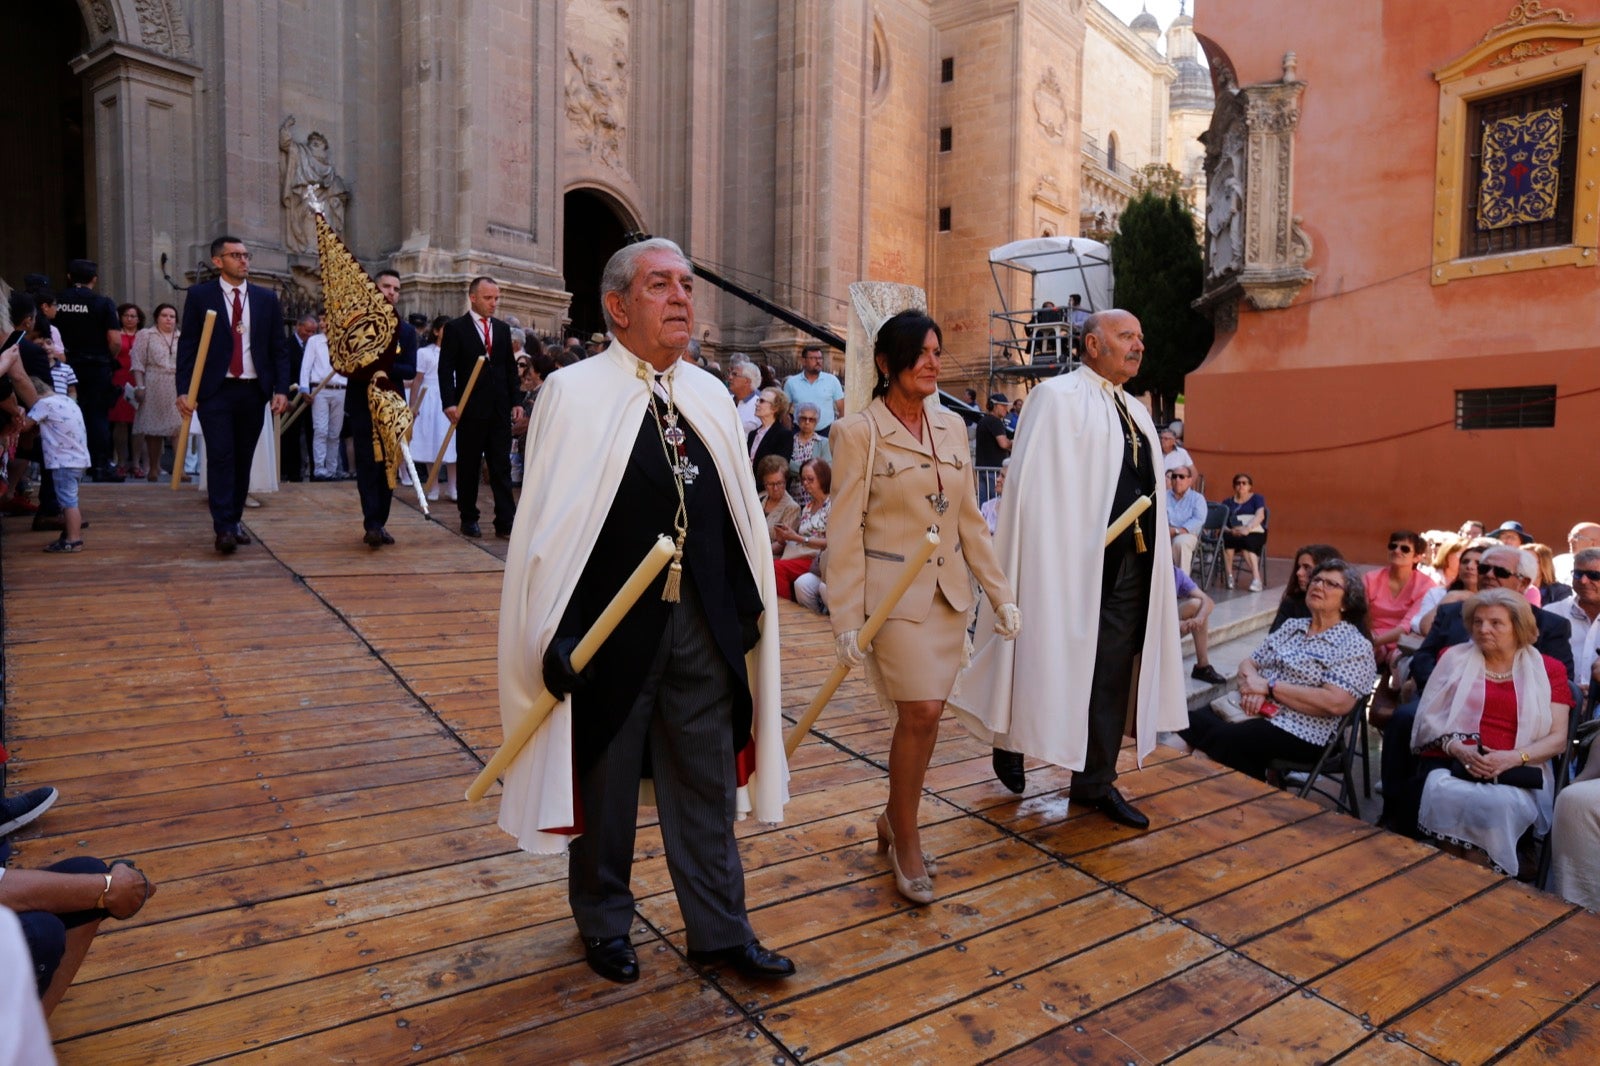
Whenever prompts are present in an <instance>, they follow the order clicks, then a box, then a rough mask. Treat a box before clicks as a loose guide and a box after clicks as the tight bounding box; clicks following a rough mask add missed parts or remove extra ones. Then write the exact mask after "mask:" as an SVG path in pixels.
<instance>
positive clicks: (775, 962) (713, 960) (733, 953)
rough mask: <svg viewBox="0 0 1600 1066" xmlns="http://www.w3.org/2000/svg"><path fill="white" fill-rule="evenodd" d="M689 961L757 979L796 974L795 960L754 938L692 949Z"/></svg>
mask: <svg viewBox="0 0 1600 1066" xmlns="http://www.w3.org/2000/svg"><path fill="white" fill-rule="evenodd" d="M689 961H690V962H692V963H695V964H696V965H698V966H731V967H733V969H734V970H735V971H737V972H738V974H739V976H741V977H749V978H753V979H756V980H762V979H771V978H775V977H793V976H794V960H793V959H789V958H786V957H785V956H783V955H779V954H778V953H777V952H776V951H768V950H767V949H766V948H764V947H762V946H761V941H759V940H752V941H750V942H749V943H748V944H741V945H739V946H738V947H736V948H720V949H718V950H716V951H691V952H689ZM590 965H591V966H592V965H594V964H593V963H590Z"/></svg>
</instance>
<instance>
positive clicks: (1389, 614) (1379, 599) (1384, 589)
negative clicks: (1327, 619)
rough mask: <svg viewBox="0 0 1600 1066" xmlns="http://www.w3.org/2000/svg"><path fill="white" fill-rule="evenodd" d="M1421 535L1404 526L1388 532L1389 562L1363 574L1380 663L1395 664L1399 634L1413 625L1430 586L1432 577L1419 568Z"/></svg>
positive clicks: (1398, 652) (1397, 657)
mask: <svg viewBox="0 0 1600 1066" xmlns="http://www.w3.org/2000/svg"><path fill="white" fill-rule="evenodd" d="M1421 550H1422V537H1421V536H1419V535H1418V534H1416V533H1413V532H1411V531H1410V530H1406V529H1402V530H1397V531H1396V532H1394V533H1391V534H1389V565H1388V566H1385V567H1383V568H1381V569H1378V570H1369V571H1367V573H1366V575H1365V576H1364V577H1363V578H1362V581H1363V583H1364V584H1365V585H1366V587H1367V604H1368V610H1369V616H1368V617H1369V619H1370V622H1371V625H1372V647H1373V650H1374V651H1375V653H1376V654H1377V657H1378V663H1379V665H1388V666H1391V667H1392V666H1394V664H1395V661H1396V660H1397V659H1399V657H1400V637H1401V636H1402V635H1403V634H1405V632H1406V631H1407V630H1409V629H1410V628H1411V617H1412V616H1413V615H1414V614H1416V613H1417V606H1418V605H1419V604H1420V603H1421V602H1422V597H1423V596H1425V595H1426V594H1427V592H1428V590H1429V589H1431V588H1433V587H1434V582H1433V579H1432V578H1431V577H1429V576H1428V575H1427V574H1425V573H1423V572H1422V571H1421V570H1418V569H1417V562H1418V553H1419V552H1420V551H1421Z"/></svg>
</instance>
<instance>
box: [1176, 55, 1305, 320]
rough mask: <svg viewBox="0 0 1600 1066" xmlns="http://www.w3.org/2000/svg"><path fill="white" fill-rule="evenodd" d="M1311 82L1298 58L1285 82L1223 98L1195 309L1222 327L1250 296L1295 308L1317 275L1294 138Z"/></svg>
mask: <svg viewBox="0 0 1600 1066" xmlns="http://www.w3.org/2000/svg"><path fill="white" fill-rule="evenodd" d="M1304 91H1305V83H1304V82H1301V81H1300V80H1299V79H1298V77H1297V76H1296V73H1295V60H1294V55H1293V53H1290V54H1288V55H1286V56H1284V71H1283V78H1282V80H1280V81H1276V82H1268V83H1266V84H1262V85H1248V86H1244V87H1243V88H1238V87H1233V86H1227V87H1225V90H1224V92H1223V93H1222V94H1221V95H1219V96H1218V99H1217V106H1216V109H1215V111H1214V112H1213V114H1212V121H1211V128H1210V129H1209V130H1207V131H1206V133H1205V134H1204V135H1202V137H1201V140H1202V141H1203V142H1204V143H1205V146H1206V163H1205V167H1206V178H1207V193H1206V287H1205V292H1204V294H1203V295H1202V296H1201V297H1200V299H1198V300H1196V301H1195V306H1196V307H1198V308H1200V309H1201V310H1204V311H1207V312H1209V313H1211V314H1212V315H1213V316H1214V317H1215V318H1216V320H1217V326H1218V328H1221V329H1230V328H1232V326H1233V324H1234V323H1235V322H1236V321H1237V305H1238V301H1239V300H1240V299H1247V300H1249V301H1250V304H1251V306H1253V307H1255V308H1256V309H1258V310H1274V309H1277V308H1283V307H1288V306H1289V305H1290V304H1291V303H1293V302H1294V298H1295V297H1296V296H1297V295H1298V294H1299V292H1300V290H1301V289H1303V288H1304V287H1305V286H1306V284H1307V283H1309V282H1310V281H1311V280H1312V279H1313V278H1315V277H1316V275H1315V274H1314V273H1312V272H1311V271H1310V270H1307V269H1306V267H1305V264H1306V261H1307V260H1309V259H1310V258H1311V254H1312V251H1313V248H1312V243H1311V238H1310V236H1309V235H1308V234H1307V233H1306V232H1305V230H1304V229H1303V228H1302V226H1301V219H1300V217H1299V216H1297V215H1295V214H1294V135H1295V130H1296V129H1297V128H1298V127H1299V124H1300V94H1301V93H1302V92H1304Z"/></svg>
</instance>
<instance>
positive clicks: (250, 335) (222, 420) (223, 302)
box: [177, 236, 289, 555]
mask: <svg viewBox="0 0 1600 1066" xmlns="http://www.w3.org/2000/svg"><path fill="white" fill-rule="evenodd" d="M211 265H212V266H214V267H216V268H217V270H218V272H219V273H220V274H221V276H220V277H219V278H217V280H215V281H203V282H201V283H200V284H198V285H194V286H191V287H190V289H189V295H188V299H187V300H185V301H184V305H183V329H182V332H181V333H180V334H179V336H178V378H177V387H178V412H179V413H180V414H181V415H183V417H185V418H188V417H189V415H190V413H191V412H193V411H194V410H195V408H194V407H192V406H190V404H189V397H188V392H189V384H190V381H191V380H192V379H193V378H194V366H195V360H196V357H197V356H198V355H199V351H200V333H201V331H202V330H203V329H204V325H205V316H206V312H207V311H215V312H216V313H217V323H216V325H215V326H214V327H213V329H212V333H211V347H210V348H209V350H207V352H206V362H205V367H204V369H203V370H202V372H201V375H200V394H199V401H200V402H199V410H200V429H201V431H202V432H203V433H204V434H205V438H206V492H207V497H208V500H209V503H210V505H211V526H212V529H213V530H214V531H215V532H216V549H217V551H219V552H221V553H222V554H223V555H231V554H233V551H234V549H236V548H237V547H238V546H239V545H241V544H249V543H250V536H249V534H247V533H245V531H244V527H243V526H242V525H240V524H239V523H240V520H241V519H242V518H243V517H244V498H245V495H246V494H247V493H248V492H249V490H250V463H251V460H252V459H254V458H255V450H256V441H257V440H258V439H259V438H260V436H261V423H262V421H263V420H264V417H265V416H264V413H263V407H264V406H265V405H266V404H268V403H270V404H271V405H272V413H273V414H282V413H283V410H284V408H285V407H287V406H288V404H289V400H288V391H289V338H288V336H287V334H286V333H285V332H284V329H283V308H282V307H281V306H279V304H278V297H277V294H276V293H274V292H273V291H272V290H271V289H266V288H262V287H261V286H259V285H250V284H247V280H246V279H247V278H248V276H249V274H250V252H249V250H248V249H246V248H245V245H244V242H243V241H241V240H240V239H239V238H237V237H228V236H223V237H218V238H217V239H216V240H214V241H212V242H211ZM179 459H180V460H181V459H182V457H181V456H180V457H179Z"/></svg>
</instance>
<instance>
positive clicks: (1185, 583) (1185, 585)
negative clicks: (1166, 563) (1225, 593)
mask: <svg viewBox="0 0 1600 1066" xmlns="http://www.w3.org/2000/svg"><path fill="white" fill-rule="evenodd" d="M1172 576H1173V577H1175V578H1177V579H1178V602H1179V603H1182V602H1183V601H1184V600H1186V599H1188V598H1189V597H1190V596H1193V595H1194V594H1195V593H1196V592H1199V591H1200V586H1199V585H1196V584H1195V583H1194V580H1193V579H1192V578H1191V577H1189V575H1188V574H1186V573H1184V572H1183V571H1182V570H1180V569H1179V568H1178V567H1176V566H1174V567H1173V568H1172Z"/></svg>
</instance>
